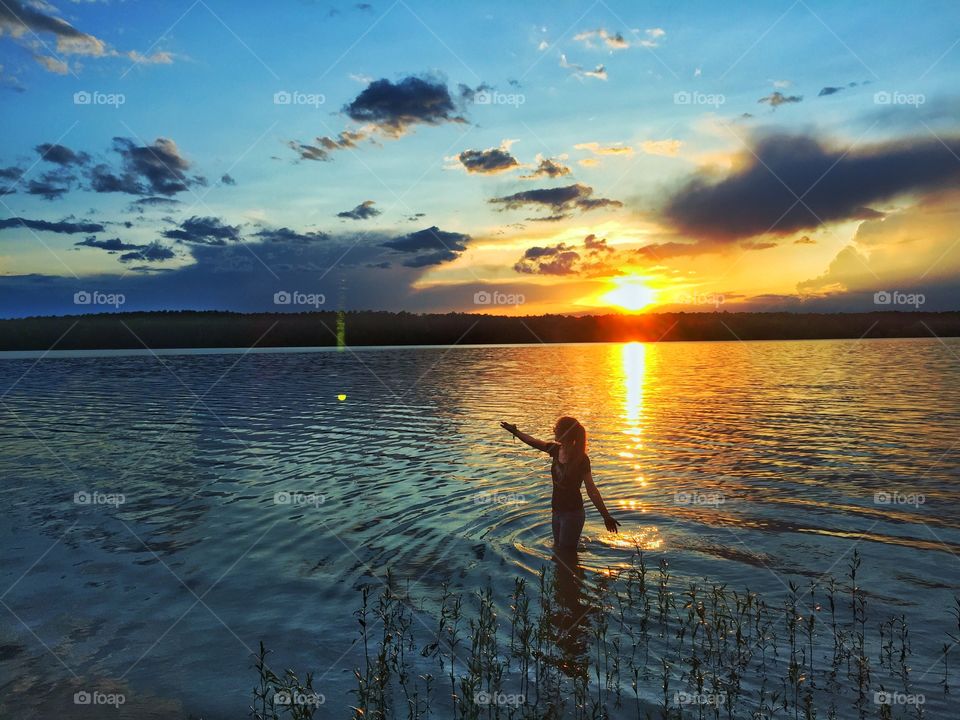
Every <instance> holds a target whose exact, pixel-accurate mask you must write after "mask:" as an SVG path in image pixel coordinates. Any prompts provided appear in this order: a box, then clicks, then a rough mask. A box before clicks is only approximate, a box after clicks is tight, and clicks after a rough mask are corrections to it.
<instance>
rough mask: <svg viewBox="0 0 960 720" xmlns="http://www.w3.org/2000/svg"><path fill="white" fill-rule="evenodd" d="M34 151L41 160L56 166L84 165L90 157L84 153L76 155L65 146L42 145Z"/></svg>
mask: <svg viewBox="0 0 960 720" xmlns="http://www.w3.org/2000/svg"><path fill="white" fill-rule="evenodd" d="M34 150H36V151H37V154H38V155H40V157H41V158H42V159H43V160H46V161H47V162H50V163H55V164H57V165H85V164H86V163H87V162H89V160H90V156H89V155H87V154H86V153H84V152H80V153H77V152H74V151H73V150H71V149H70V148H68V147H67V146H66V145H57V144H55V143H42V144H40V145H37V146H36V147H35V148H34Z"/></svg>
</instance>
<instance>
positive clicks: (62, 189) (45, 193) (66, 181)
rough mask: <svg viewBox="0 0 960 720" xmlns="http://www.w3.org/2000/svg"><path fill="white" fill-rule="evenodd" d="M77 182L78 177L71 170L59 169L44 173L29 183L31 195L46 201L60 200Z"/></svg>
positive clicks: (28, 188)
mask: <svg viewBox="0 0 960 720" xmlns="http://www.w3.org/2000/svg"><path fill="white" fill-rule="evenodd" d="M75 181H76V177H75V176H74V175H73V173H71V172H70V171H69V170H66V169H64V168H58V169H56V170H51V171H49V172H45V173H43V175H41V176H40V177H39V178H37V179H35V180H31V181H30V182H28V183H27V193H28V194H29V195H39V196H41V197H42V198H43V199H44V200H59V199H60V198H61V197H63V196H64V195H65V194H66V193H68V192H70V188H71V187H72V186H73V184H74V182H75Z"/></svg>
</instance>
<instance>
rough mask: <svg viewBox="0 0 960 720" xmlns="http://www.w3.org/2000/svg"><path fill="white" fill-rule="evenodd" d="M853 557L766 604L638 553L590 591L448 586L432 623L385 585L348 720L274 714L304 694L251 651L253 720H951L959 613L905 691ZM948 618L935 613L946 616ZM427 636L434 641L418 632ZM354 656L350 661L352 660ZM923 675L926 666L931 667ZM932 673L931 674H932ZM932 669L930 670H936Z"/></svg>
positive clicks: (896, 633)
mask: <svg viewBox="0 0 960 720" xmlns="http://www.w3.org/2000/svg"><path fill="white" fill-rule="evenodd" d="M860 564H861V558H860V556H859V555H858V554H857V553H854V554H853V558H852V560H851V561H850V563H849V566H848V568H847V573H846V576H845V577H844V578H842V579H841V580H837V579H836V578H833V577H830V578H826V579H821V580H818V581H816V582H810V583H808V584H807V585H805V586H802V587H801V586H799V585H796V584H793V583H790V584H789V587H788V588H787V591H786V593H785V596H784V597H783V598H782V599H780V600H779V601H777V602H772V603H771V604H768V603H767V602H766V601H765V600H764V599H763V598H761V597H760V596H759V595H758V594H757V593H755V592H751V591H750V590H749V589H747V590H744V591H736V590H731V589H730V588H728V587H727V586H726V585H722V584H716V583H710V582H707V581H704V582H702V583H686V584H684V585H681V583H680V582H679V581H677V580H676V579H675V578H674V577H673V576H672V575H671V573H670V568H669V566H668V564H667V562H666V561H665V560H660V562H659V564H658V566H657V568H656V569H655V570H654V571H652V572H651V570H650V567H649V565H648V560H647V558H646V556H645V555H644V553H643V552H641V551H639V550H638V551H637V552H636V553H635V554H634V555H633V557H632V558H631V561H630V563H629V564H628V566H627V567H625V568H619V569H611V570H608V571H606V572H603V573H600V574H598V575H597V576H595V577H593V578H591V579H589V580H588V579H587V578H586V577H584V573H583V570H582V569H579V568H577V567H576V566H575V565H574V564H572V563H570V562H567V561H564V560H562V559H561V560H560V561H558V562H557V564H556V568H553V569H550V570H547V569H543V570H541V572H540V573H539V575H538V577H537V582H536V583H535V587H534V588H533V590H532V591H531V588H530V586H529V584H528V582H527V581H526V580H524V579H522V578H517V579H516V580H515V581H514V584H513V589H512V591H511V592H510V593H509V595H508V596H507V597H504V598H500V600H501V601H502V604H503V611H502V613H501V612H500V611H498V605H497V600H498V598H496V597H495V595H494V592H493V590H492V588H491V587H489V586H488V587H486V588H483V589H481V590H479V591H476V592H472V593H464V592H454V591H452V590H451V589H450V588H449V587H448V586H447V585H444V586H443V587H442V590H441V593H440V597H439V598H437V599H435V602H436V603H437V605H436V606H435V607H436V612H434V613H432V614H430V613H427V612H424V611H422V610H419V609H414V605H413V603H412V602H411V600H410V598H408V597H406V596H404V595H403V594H401V593H398V591H397V590H396V588H395V583H394V582H393V580H392V578H389V577H388V582H387V583H386V585H385V587H384V590H383V591H382V592H381V593H380V594H379V595H377V596H376V597H374V596H373V595H372V594H371V592H370V590H369V589H364V590H363V591H362V594H361V606H360V608H359V609H358V610H357V612H356V613H355V619H356V622H357V632H358V636H359V637H358V640H359V642H358V646H359V647H362V653H363V655H362V662H361V664H360V665H359V666H358V667H357V668H356V669H355V671H354V677H355V688H354V690H353V702H352V707H350V708H349V709H343V710H341V709H340V708H338V707H334V706H332V705H331V702H330V700H328V701H327V704H326V705H325V706H324V707H322V708H318V707H316V706H311V705H310V704H309V703H307V704H305V705H300V706H298V705H296V703H289V702H287V703H285V704H280V705H278V704H277V703H276V702H275V701H274V700H275V697H276V696H277V695H278V694H280V697H281V699H284V698H290V697H294V698H296V697H303V696H309V694H310V693H312V692H313V680H312V676H311V675H307V676H306V677H305V680H303V681H301V680H300V679H299V678H298V677H297V676H296V675H295V674H294V673H293V672H292V671H290V670H287V671H286V672H285V673H284V675H283V676H277V675H275V674H274V673H273V672H272V671H270V670H269V668H268V666H267V663H266V650H265V649H264V648H263V646H262V644H261V650H260V656H259V657H258V658H257V660H256V668H257V672H258V675H259V683H258V685H257V687H256V688H255V689H254V693H253V708H252V717H254V718H255V719H256V720H275V719H276V718H280V717H293V718H312V717H325V718H326V717H353V718H355V719H356V720H359V719H361V718H373V719H374V720H387V719H388V718H389V719H392V718H405V719H406V720H418V719H420V718H440V719H441V720H446V719H447V718H459V719H463V720H481V719H484V720H493V719H494V718H573V719H574V720H587V719H595V718H596V719H600V718H636V719H637V720H674V719H677V720H679V719H682V718H696V719H697V720H705V719H707V718H713V719H714V720H720V719H721V718H725V719H727V720H733V719H735V718H737V719H739V718H749V719H751V720H763V719H766V718H770V719H773V718H784V719H787V718H791V719H792V720H800V719H801V718H803V719H804V720H814V719H815V718H827V719H833V720H846V719H848V718H882V719H886V718H889V719H892V718H915V719H917V720H922V719H923V718H925V717H927V713H929V714H930V717H931V718H938V717H953V716H955V715H954V714H953V711H952V709H947V708H952V705H953V703H952V701H951V700H950V675H951V669H950V666H949V664H948V660H949V655H950V650H951V649H952V648H953V646H954V645H955V644H956V643H957V638H958V637H960V598H958V599H956V601H955V606H954V608H953V609H952V615H953V617H952V618H948V620H949V622H950V625H949V626H948V630H949V631H952V632H953V633H954V634H951V632H945V633H944V635H943V637H944V643H943V646H942V648H943V652H942V655H941V657H940V658H939V663H940V664H942V671H938V672H929V671H928V672H925V673H923V675H922V676H921V677H914V675H916V673H915V672H914V670H913V661H912V656H913V648H912V644H911V639H910V637H911V636H910V630H909V628H908V626H907V621H906V618H905V616H903V615H899V616H893V617H889V618H884V619H882V620H879V621H878V620H871V619H869V618H868V604H867V595H866V593H865V592H864V591H863V589H862V588H861V587H860V586H859V585H858V576H859V574H860ZM950 613H951V611H950V610H949V609H946V608H945V609H944V614H945V615H949V614H950ZM428 628H429V631H428ZM358 654H359V651H358ZM924 660H925V662H924V663H923V669H924V670H926V667H927V665H929V661H930V660H931V658H925V659H924ZM932 660H937V659H936V658H932ZM935 664H936V663H935Z"/></svg>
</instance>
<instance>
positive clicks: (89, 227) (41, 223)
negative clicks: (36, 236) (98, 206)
mask: <svg viewBox="0 0 960 720" xmlns="http://www.w3.org/2000/svg"><path fill="white" fill-rule="evenodd" d="M17 227H25V228H29V229H30V230H39V231H42V232H54V233H66V234H68V235H72V234H74V233H98V232H103V230H104V227H103V224H101V223H95V222H72V221H69V220H60V221H59V222H50V221H48V220H28V219H27V218H22V217H11V218H5V219H3V220H0V230H7V229H9V228H17Z"/></svg>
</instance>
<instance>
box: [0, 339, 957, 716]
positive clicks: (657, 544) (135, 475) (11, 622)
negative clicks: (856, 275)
mask: <svg viewBox="0 0 960 720" xmlns="http://www.w3.org/2000/svg"><path fill="white" fill-rule="evenodd" d="M0 393H5V396H4V398H3V402H2V405H0V412H2V414H3V422H2V424H0V478H2V488H0V489H2V492H3V495H2V498H3V500H4V516H5V522H4V523H3V525H2V542H3V554H2V559H0V592H3V594H2V596H0V599H2V601H3V604H4V606H5V607H0V614H3V622H2V624H0V633H2V634H0V683H2V685H0V693H2V699H0V703H2V704H0V708H2V709H3V710H4V712H3V713H0V714H3V715H4V716H5V717H6V716H11V717H12V716H14V715H16V716H18V717H50V716H53V715H55V714H56V715H60V716H61V717H70V716H71V714H72V713H74V712H75V711H76V706H74V705H73V703H72V693H73V692H75V691H76V690H77V689H78V688H83V687H90V686H109V687H117V688H121V689H122V690H123V691H124V692H125V693H126V695H127V706H128V710H129V709H131V708H140V709H139V710H138V711H137V712H136V716H138V717H154V716H155V717H178V716H183V717H187V716H188V715H189V714H192V715H193V716H201V715H202V716H203V717H206V718H221V717H222V718H227V717H231V718H235V717H241V716H243V713H244V712H245V711H246V709H247V707H248V705H249V701H250V690H251V688H252V686H253V684H254V681H255V678H254V674H253V672H252V670H251V661H250V651H251V650H252V649H255V648H256V647H257V644H258V642H259V641H260V640H261V639H262V640H264V641H265V642H266V644H267V646H268V647H269V648H270V649H271V650H273V656H272V657H274V658H276V662H277V664H278V665H280V667H292V668H296V669H298V670H314V671H315V672H316V679H315V682H316V685H317V687H318V688H320V690H321V691H322V692H323V693H324V695H325V697H326V702H327V706H326V708H325V711H324V713H325V714H324V716H330V717H341V716H346V715H347V711H346V707H347V705H348V703H349V702H350V699H351V697H350V695H349V694H348V692H349V690H350V689H351V688H352V687H353V678H352V669H353V668H354V667H355V666H357V665H358V663H359V661H360V658H361V655H360V653H359V652H358V649H357V647H356V646H353V645H352V643H353V641H354V639H355V638H356V636H357V628H356V621H355V618H354V617H353V615H352V613H353V611H354V610H355V609H356V607H357V605H358V602H359V593H358V588H359V587H361V586H362V585H365V584H367V585H371V586H372V587H374V588H378V587H379V586H380V584H381V583H382V580H383V578H384V577H385V575H386V572H387V569H388V568H389V569H390V571H391V572H392V574H393V576H394V577H396V578H398V580H400V581H401V582H408V583H409V586H410V592H411V594H413V595H418V596H423V597H437V596H438V595H439V588H440V585H441V583H442V582H444V581H450V582H452V583H453V584H455V585H458V586H460V587H464V588H475V587H478V586H480V585H482V584H484V583H486V582H488V581H490V582H492V584H493V586H494V589H495V590H496V591H497V592H499V593H500V594H501V595H502V596H504V597H505V596H506V595H507V594H508V593H509V591H510V589H511V588H512V586H513V578H514V577H515V576H517V575H518V574H519V575H522V576H526V577H532V576H533V574H534V573H535V572H536V571H537V570H538V569H539V568H540V567H541V566H542V565H544V564H548V563H549V558H550V546H549V540H550V522H549V521H550V516H549V501H550V486H549V473H548V467H547V464H546V463H545V461H544V456H543V455H542V454H539V453H537V452H535V451H533V450H529V449H526V448H525V446H522V445H521V444H519V443H517V442H516V441H513V440H512V439H511V438H510V437H509V436H508V435H507V434H506V433H504V432H503V431H502V430H500V429H499V427H498V422H499V421H500V420H501V419H507V420H511V421H513V422H516V423H517V424H518V425H519V426H520V428H521V429H524V430H526V431H528V432H531V433H533V434H535V435H539V436H541V437H546V436H548V435H549V432H550V428H551V427H552V423H553V421H554V419H555V418H556V417H557V416H558V415H561V414H571V415H575V416H576V417H578V418H579V419H580V420H581V421H582V422H583V424H584V425H585V426H586V427H587V430H588V432H589V434H590V455H591V458H592V461H593V468H594V475H595V478H596V480H597V484H598V486H599V488H600V490H601V492H602V493H603V495H604V497H605V498H606V501H607V504H608V506H609V507H610V508H611V510H612V511H613V512H614V514H615V515H616V517H617V518H618V519H620V520H621V522H622V523H623V532H621V534H620V535H619V536H614V535H611V534H609V533H607V532H606V531H604V530H603V526H602V523H601V522H600V518H599V515H598V514H597V513H596V512H595V511H594V510H593V509H592V507H590V506H589V504H588V514H587V525H586V527H585V530H584V546H583V549H582V552H581V554H580V560H581V562H582V563H583V564H584V565H585V566H586V567H587V568H588V569H589V570H590V571H596V570H599V569H602V568H605V567H607V566H611V565H612V566H616V565H621V564H623V563H624V562H626V560H627V558H628V556H629V553H630V552H631V548H632V546H633V545H634V544H635V543H638V544H640V545H641V546H643V547H644V548H646V549H647V550H648V552H649V554H650V555H651V556H652V558H653V560H652V562H653V564H654V565H655V564H656V562H657V560H658V559H659V558H660V557H666V558H668V559H669V562H670V565H671V568H672V571H673V573H674V574H675V576H677V577H679V578H690V579H697V578H704V577H706V578H709V579H710V580H712V581H721V582H728V583H730V584H731V586H733V587H740V588H742V587H746V586H749V588H750V589H751V590H756V591H760V592H762V593H764V594H765V595H767V596H768V600H769V601H770V602H771V604H774V603H775V602H777V599H778V598H780V597H782V596H783V595H784V594H785V592H786V587H787V583H788V582H789V581H790V580H793V581H806V580H807V579H815V578H818V577H820V576H821V575H823V574H825V573H829V572H833V573H835V574H837V575H838V576H839V575H843V573H844V572H845V571H846V565H847V563H848V562H849V558H850V554H851V552H852V551H853V549H854V548H856V549H858V550H859V551H860V553H861V554H862V555H863V557H864V561H863V568H862V585H863V586H864V587H865V588H866V589H867V592H868V593H869V602H870V603H871V604H873V605H874V606H875V607H878V608H882V609H883V611H884V612H879V613H878V616H885V615H884V613H897V614H899V613H905V614H906V615H907V616H908V618H909V620H910V621H911V624H912V627H911V632H912V634H913V643H914V652H915V654H916V655H917V656H919V660H918V662H917V663H916V665H917V667H916V668H915V669H916V671H917V674H918V675H919V674H920V673H921V672H923V671H924V670H926V669H927V666H928V665H929V664H930V663H932V662H934V661H935V660H936V653H937V652H938V651H939V649H940V645H941V644H942V642H943V641H944V636H943V634H942V630H943V629H947V630H949V629H950V627H951V619H950V614H949V608H950V606H951V605H952V602H953V600H952V598H953V596H954V595H955V594H956V593H957V592H958V591H960V559H958V555H960V531H958V528H960V494H958V486H960V485H958V483H960V467H958V458H960V450H955V448H954V445H955V443H957V442H958V441H960V432H958V430H960V341H958V340H946V341H943V342H941V341H938V340H935V339H931V340H896V341H868V342H855V341H816V342H756V343H739V342H730V343H664V344H648V345H642V344H628V345H551V346H545V345H536V346H522V347H517V346H503V347H497V346H486V347H457V348H450V349H448V348H419V349H418V348H380V349H364V350H356V351H350V350H344V351H336V350H318V351H300V350H298V351H272V352H252V353H246V354H244V353H241V352H234V353H231V352H226V353H196V352H193V353H191V352H181V353H163V354H162V355H161V356H160V357H159V358H158V357H155V356H154V355H152V354H149V353H126V354H124V353H72V354H66V355H64V354H58V353H52V354H51V355H48V356H46V357H44V358H43V359H42V360H38V356H37V355H36V354H26V353H25V354H19V355H17V354H9V353H8V354H6V356H5V357H3V359H0ZM77 493H87V494H88V495H87V496H86V497H88V498H89V497H90V496H91V494H93V493H99V495H96V496H95V497H96V499H97V500H98V502H86V503H84V502H83V499H84V497H85V496H82V495H81V496H80V500H81V502H77V496H76V494H77ZM117 493H122V495H123V496H124V502H123V504H120V505H116V506H114V505H111V504H104V503H101V502H99V501H102V500H110V499H111V497H110V495H111V494H117ZM297 493H300V494H299V495H298V494H297ZM876 493H888V494H890V495H893V496H894V497H905V496H910V495H913V496H922V498H921V499H922V500H923V501H924V502H923V503H922V504H920V503H915V504H902V503H884V502H883V500H884V496H883V495H881V496H880V498H879V499H880V502H878V501H877V497H876ZM897 493H899V494H900V496H897V495H896V494H897ZM278 494H279V495H278ZM278 500H279V502H278ZM286 500H289V502H285V501H286ZM719 501H722V502H719ZM925 660H926V664H925V663H924V661H925ZM920 665H924V667H922V668H921V667H920ZM937 672H940V670H939V669H938V670H936V671H934V673H937ZM11 713H13V714H11Z"/></svg>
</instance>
